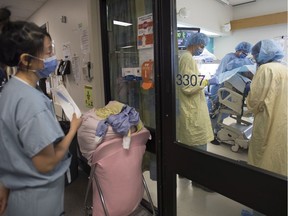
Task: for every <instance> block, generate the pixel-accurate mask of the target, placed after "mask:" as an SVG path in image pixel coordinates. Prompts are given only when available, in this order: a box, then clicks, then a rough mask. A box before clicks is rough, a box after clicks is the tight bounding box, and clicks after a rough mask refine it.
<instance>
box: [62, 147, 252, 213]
mask: <svg viewBox="0 0 288 216" xmlns="http://www.w3.org/2000/svg"><path fill="white" fill-rule="evenodd" d="M208 151H211V152H213V153H216V154H220V155H223V156H225V157H229V158H232V159H235V160H240V161H246V160H247V150H243V149H240V150H239V151H238V152H233V151H231V146H230V145H225V144H221V145H213V144H208ZM144 177H145V180H146V182H147V185H148V188H149V191H150V194H151V197H152V200H153V204H154V206H156V207H157V190H156V188H157V182H156V181H153V180H151V179H150V172H149V171H146V172H144ZM87 184H88V175H87V174H86V173H85V172H84V171H82V170H81V169H79V175H78V177H77V178H76V180H75V181H73V182H72V183H71V184H70V185H68V186H66V190H65V212H66V215H67V216H81V215H83V216H86V215H85V211H84V197H85V192H86V186H87ZM144 199H146V200H147V195H146V194H144ZM89 203H91V196H89V199H88V204H89ZM177 203H178V206H177V215H178V216H191V215H193V216H241V215H244V212H245V215H249V213H251V212H252V210H251V209H249V208H248V207H246V206H243V205H242V204H240V203H237V202H235V201H233V200H230V199H228V198H226V197H224V196H222V195H220V194H218V193H214V192H213V193H211V192H206V191H205V190H203V189H201V188H199V187H195V186H194V187H193V186H192V184H191V181H190V180H188V179H185V178H179V177H178V178H177ZM138 210H139V212H135V214H133V216H137V215H138V216H146V215H149V214H146V213H145V211H141V209H138ZM242 211H243V212H242ZM241 212H242V214H241Z"/></svg>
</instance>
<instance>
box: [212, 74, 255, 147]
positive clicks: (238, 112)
mask: <svg viewBox="0 0 288 216" xmlns="http://www.w3.org/2000/svg"><path fill="white" fill-rule="evenodd" d="M249 82H251V80H250V79H249V78H247V77H245V76H243V75H241V74H235V75H234V76H233V77H231V78H230V79H228V80H227V81H225V82H224V86H223V87H221V88H220V89H219V90H218V93H217V94H218V97H219V103H220V106H219V108H218V119H217V124H218V126H220V128H221V129H220V130H219V131H218V132H217V140H218V141H219V142H222V143H227V144H230V145H232V147H231V150H232V151H234V152H237V151H238V150H239V147H241V148H243V149H247V148H248V141H249V139H250V137H251V134H252V127H253V118H252V114H251V113H250V112H249V111H248V110H247V107H246V96H247V94H246V92H245V86H246V84H247V83H249ZM227 115H228V116H229V117H228V118H223V116H227Z"/></svg>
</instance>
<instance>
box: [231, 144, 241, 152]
mask: <svg viewBox="0 0 288 216" xmlns="http://www.w3.org/2000/svg"><path fill="white" fill-rule="evenodd" d="M231 150H232V151H233V152H238V150H239V145H233V146H232V147H231Z"/></svg>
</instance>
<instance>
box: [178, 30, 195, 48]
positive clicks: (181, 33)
mask: <svg viewBox="0 0 288 216" xmlns="http://www.w3.org/2000/svg"><path fill="white" fill-rule="evenodd" d="M197 32H200V28H194V27H178V28H177V41H178V49H179V50H184V49H186V47H185V43H186V41H187V38H188V37H190V36H191V35H192V34H193V33H197Z"/></svg>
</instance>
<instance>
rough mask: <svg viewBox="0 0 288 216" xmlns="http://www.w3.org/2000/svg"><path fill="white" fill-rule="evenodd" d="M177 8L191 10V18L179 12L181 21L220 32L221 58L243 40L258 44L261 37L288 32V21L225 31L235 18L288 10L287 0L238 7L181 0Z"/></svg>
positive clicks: (216, 44) (216, 49)
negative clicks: (224, 26) (286, 22)
mask: <svg viewBox="0 0 288 216" xmlns="http://www.w3.org/2000/svg"><path fill="white" fill-rule="evenodd" d="M176 5H177V12H178V11H179V9H180V8H183V7H185V8H186V9H188V10H189V11H190V14H189V15H188V17H187V18H183V17H182V18H181V17H180V16H179V15H178V16H177V22H178V23H180V24H183V23H184V24H188V25H192V26H195V27H200V28H201V29H205V30H208V31H212V32H215V33H219V34H220V35H221V36H220V37H216V38H215V39H214V54H215V55H216V57H217V58H219V59H221V58H223V56H224V55H225V54H227V53H228V52H234V48H235V46H236V45H237V44H238V43H239V42H241V41H248V42H250V43H252V44H255V43H256V42H258V41H259V40H262V39H268V38H274V37H278V36H283V35H286V36H287V24H282V25H271V26H264V27H257V28H249V29H241V30H237V31H231V32H228V33H225V32H223V29H222V26H223V25H224V24H225V23H229V22H230V21H231V20H236V19H242V18H248V17H254V16H260V15H267V14H273V13H278V12H283V11H287V0H273V1H272V0H257V1H256V2H253V3H249V4H244V5H239V6H235V7H231V6H227V5H223V4H221V3H219V2H217V1H216V0H177V1H176Z"/></svg>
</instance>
